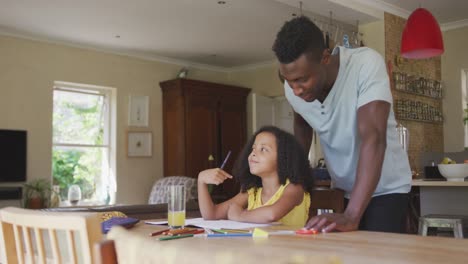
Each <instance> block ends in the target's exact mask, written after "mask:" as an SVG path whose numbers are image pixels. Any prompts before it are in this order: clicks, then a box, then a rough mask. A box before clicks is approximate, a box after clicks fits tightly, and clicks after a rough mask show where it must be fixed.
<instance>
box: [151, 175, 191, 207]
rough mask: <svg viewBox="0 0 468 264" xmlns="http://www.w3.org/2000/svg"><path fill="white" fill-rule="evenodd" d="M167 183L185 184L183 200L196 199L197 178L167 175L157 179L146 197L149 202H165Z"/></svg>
mask: <svg viewBox="0 0 468 264" xmlns="http://www.w3.org/2000/svg"><path fill="white" fill-rule="evenodd" d="M169 185H184V186H185V200H186V201H190V200H196V199H197V197H198V194H197V180H196V179H195V178H190V177H186V176H169V177H164V178H162V179H159V180H157V181H156V182H155V183H154V185H153V188H152V189H151V194H150V196H149V199H148V203H149V204H162V203H167V198H168V192H167V187H168V186H169Z"/></svg>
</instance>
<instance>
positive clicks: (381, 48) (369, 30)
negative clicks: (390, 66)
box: [359, 20, 385, 58]
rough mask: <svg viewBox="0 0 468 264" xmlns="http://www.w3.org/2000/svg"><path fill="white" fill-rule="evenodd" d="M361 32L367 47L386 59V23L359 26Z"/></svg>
mask: <svg viewBox="0 0 468 264" xmlns="http://www.w3.org/2000/svg"><path fill="white" fill-rule="evenodd" d="M359 32H360V33H363V36H362V38H363V41H364V45H366V47H369V48H372V49H374V50H376V51H377V52H379V53H380V55H382V57H384V58H385V23H384V20H379V21H375V22H371V23H367V24H363V25H360V26H359Z"/></svg>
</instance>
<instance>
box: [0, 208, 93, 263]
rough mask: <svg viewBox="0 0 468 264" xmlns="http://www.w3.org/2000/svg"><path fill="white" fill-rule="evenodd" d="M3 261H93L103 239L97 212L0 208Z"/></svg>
mask: <svg viewBox="0 0 468 264" xmlns="http://www.w3.org/2000/svg"><path fill="white" fill-rule="evenodd" d="M0 224H1V228H0V237H1V239H2V245H1V250H2V256H1V257H2V259H1V263H36V262H38V263H46V262H47V263H49V262H51V261H53V262H54V263H64V262H66V263H78V262H79V263H92V246H93V245H94V243H96V242H98V241H100V240H101V239H102V234H101V228H100V219H99V216H98V214H97V213H65V212H47V211H38V210H30V209H21V208H16V207H7V208H4V209H1V210H0Z"/></svg>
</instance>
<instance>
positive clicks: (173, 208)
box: [167, 185, 185, 229]
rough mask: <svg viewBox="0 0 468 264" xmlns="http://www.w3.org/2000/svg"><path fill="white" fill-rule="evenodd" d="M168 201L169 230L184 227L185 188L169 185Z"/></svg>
mask: <svg viewBox="0 0 468 264" xmlns="http://www.w3.org/2000/svg"><path fill="white" fill-rule="evenodd" d="M168 188H169V192H168V194H169V199H168V201H167V223H168V225H169V227H170V228H173V229H176V228H183V227H184V226H185V186H184V185H169V186H168Z"/></svg>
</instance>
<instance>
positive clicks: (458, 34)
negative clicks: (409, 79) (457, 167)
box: [442, 27, 468, 152]
mask: <svg viewBox="0 0 468 264" xmlns="http://www.w3.org/2000/svg"><path fill="white" fill-rule="evenodd" d="M443 36H444V46H445V52H444V54H443V55H442V81H443V84H444V88H445V90H444V92H445V95H444V108H443V110H444V118H445V124H444V145H445V151H446V152H456V151H462V150H463V147H464V127H463V122H462V120H463V108H465V107H466V106H463V105H462V100H463V96H462V91H461V87H462V84H461V70H462V69H468V49H467V46H466V44H467V43H468V27H464V28H459V29H454V30H449V31H446V32H443ZM449 102H450V103H449Z"/></svg>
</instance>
